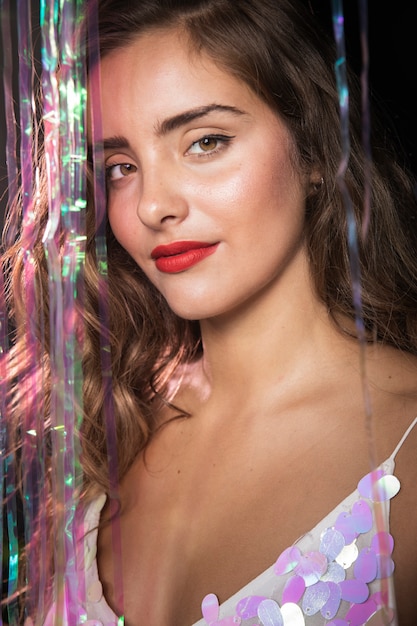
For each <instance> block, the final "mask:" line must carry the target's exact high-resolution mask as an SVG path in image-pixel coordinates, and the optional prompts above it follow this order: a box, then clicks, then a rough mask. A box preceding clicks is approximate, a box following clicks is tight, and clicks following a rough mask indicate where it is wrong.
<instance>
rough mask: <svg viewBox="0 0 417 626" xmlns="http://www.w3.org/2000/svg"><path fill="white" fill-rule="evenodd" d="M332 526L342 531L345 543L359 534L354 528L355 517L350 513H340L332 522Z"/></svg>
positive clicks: (350, 541)
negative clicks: (333, 522)
mask: <svg viewBox="0 0 417 626" xmlns="http://www.w3.org/2000/svg"><path fill="white" fill-rule="evenodd" d="M334 528H335V529H336V530H338V531H339V532H340V533H342V535H343V537H344V538H345V543H346V545H348V544H350V543H352V541H354V540H355V539H356V537H357V536H358V534H359V533H358V531H357V530H356V526H355V519H354V518H353V517H352V515H350V513H340V515H339V516H338V518H337V520H336V522H335V524H334Z"/></svg>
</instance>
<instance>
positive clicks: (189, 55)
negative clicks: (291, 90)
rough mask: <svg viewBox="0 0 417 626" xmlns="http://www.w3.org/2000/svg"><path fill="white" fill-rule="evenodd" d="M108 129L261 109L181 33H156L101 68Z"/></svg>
mask: <svg viewBox="0 0 417 626" xmlns="http://www.w3.org/2000/svg"><path fill="white" fill-rule="evenodd" d="M101 89H102V105H103V123H104V125H105V126H107V125H109V124H110V122H112V121H114V119H115V118H116V117H117V116H120V115H122V116H123V118H124V119H125V120H127V119H129V120H133V119H135V120H137V116H138V115H140V116H141V117H143V118H146V119H151V118H153V119H155V120H157V119H162V118H165V117H166V116H170V115H175V114H177V113H179V112H181V111H182V110H188V109H191V108H196V107H199V106H205V105H207V104H210V103H212V102H220V103H221V104H229V105H230V106H239V108H242V107H246V108H249V109H253V108H255V109H262V108H264V107H265V106H266V105H264V104H263V102H262V101H261V100H260V99H259V98H258V97H257V96H256V95H255V94H254V93H253V92H252V91H251V89H250V88H249V87H248V86H247V85H246V83H244V82H243V81H241V80H239V79H238V78H236V77H235V76H233V75H232V73H231V72H229V71H228V70H227V69H225V68H223V67H220V65H218V64H217V63H215V62H214V61H213V60H212V59H211V58H210V57H209V56H208V55H207V54H206V53H205V52H204V51H202V52H196V51H195V50H194V49H193V48H192V47H191V45H190V43H189V41H188V38H187V37H186V35H185V34H184V32H182V31H180V30H169V31H151V32H148V33H145V34H141V35H140V36H138V37H137V38H136V39H135V40H134V41H133V42H131V43H129V45H127V46H124V47H121V48H118V49H116V50H114V51H112V52H110V53H109V54H108V55H107V56H106V57H105V58H104V59H103V60H102V63H101Z"/></svg>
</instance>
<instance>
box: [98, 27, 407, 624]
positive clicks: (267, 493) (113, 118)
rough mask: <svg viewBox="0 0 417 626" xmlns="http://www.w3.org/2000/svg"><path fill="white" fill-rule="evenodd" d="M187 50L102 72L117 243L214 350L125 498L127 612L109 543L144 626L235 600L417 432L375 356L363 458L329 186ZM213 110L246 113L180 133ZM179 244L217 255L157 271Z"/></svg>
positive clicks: (358, 382)
mask: <svg viewBox="0 0 417 626" xmlns="http://www.w3.org/2000/svg"><path fill="white" fill-rule="evenodd" d="M184 41H185V38H184V35H183V34H181V33H178V32H176V31H163V32H161V31H157V32H150V33H148V34H146V35H143V36H141V37H138V38H137V39H136V40H135V41H134V43H132V44H130V45H129V46H127V47H125V48H121V49H119V50H116V51H114V52H112V53H111V54H110V55H108V57H106V58H105V59H104V61H103V63H102V108H103V131H104V137H105V140H106V145H107V148H106V165H107V167H108V168H109V169H108V176H109V197H108V214H109V219H110V223H111V227H112V229H113V231H114V233H115V235H116V237H117V238H118V240H119V241H120V243H121V244H122V245H123V246H124V247H125V248H126V250H127V251H128V252H129V253H130V254H131V255H132V257H133V258H134V259H135V260H136V262H137V263H138V264H139V265H140V266H141V268H142V269H143V270H144V271H145V272H146V274H147V275H148V277H149V278H150V279H151V281H152V282H153V283H154V284H155V285H156V286H157V288H158V289H159V290H160V291H161V292H162V293H163V295H164V296H165V298H166V299H167V301H168V303H169V305H170V306H171V307H172V309H173V310H174V311H175V312H176V313H177V314H178V315H180V316H183V317H185V318H187V319H198V320H200V325H201V331H202V337H203V346H204V357H203V358H202V359H201V361H200V362H198V363H197V364H195V365H194V366H193V367H192V368H190V369H189V370H187V371H184V372H183V378H182V379H181V378H180V379H179V380H178V381H176V383H177V384H176V386H175V389H176V391H175V396H174V399H175V402H176V404H177V405H178V406H181V407H182V408H184V409H185V410H187V411H189V412H190V413H191V415H192V418H191V419H187V420H175V421H174V422H171V423H170V424H169V425H167V426H166V427H164V428H163V429H162V430H161V431H160V433H159V435H157V436H156V437H155V438H154V439H153V441H152V442H151V444H150V445H149V447H148V448H147V451H146V459H144V458H143V455H139V456H138V459H137V461H136V462H135V464H134V465H133V467H132V469H131V470H130V471H129V473H128V475H127V476H126V477H125V479H124V480H123V482H122V485H121V489H120V497H121V504H122V514H121V518H120V519H121V532H122V542H123V547H124V553H123V586H124V607H123V609H122V607H121V606H120V605H119V604H118V599H117V598H116V597H115V591H114V588H113V584H112V575H113V569H112V568H113V554H112V550H111V531H110V527H109V526H104V527H103V529H102V530H101V531H100V532H99V546H98V547H99V551H98V563H99V571H100V577H101V579H102V581H103V586H104V591H105V595H106V598H107V600H108V602H109V603H110V605H111V606H112V607H113V608H114V610H115V611H116V612H119V613H122V612H124V615H125V619H126V623H127V624H128V625H131V626H133V625H135V624H142V623H146V624H148V625H149V626H161V624H167V625H169V626H184V625H185V624H191V623H192V622H194V621H197V620H198V619H199V618H200V617H201V610H200V604H201V600H202V598H203V597H204V596H205V595H206V594H207V593H210V592H212V593H216V594H217V595H218V597H219V600H220V601H221V602H222V601H224V600H225V599H227V598H228V597H230V595H232V594H233V593H235V592H236V591H238V590H239V589H240V588H241V587H242V586H243V585H245V584H247V583H248V581H249V580H251V579H252V578H254V577H255V576H257V575H258V574H259V573H260V572H262V571H263V570H265V569H266V568H267V567H269V566H270V565H271V564H272V563H273V562H274V561H275V559H276V557H277V556H278V555H279V554H280V552H281V551H282V550H283V549H284V548H286V547H287V546H289V545H290V544H291V543H293V542H294V541H295V540H296V539H297V538H298V537H300V535H302V534H303V533H304V532H305V531H306V530H308V529H310V528H312V527H313V526H314V525H315V524H316V523H317V522H318V521H319V520H320V519H322V518H323V517H324V516H325V515H326V514H327V513H328V512H329V511H330V510H331V509H332V508H334V507H335V506H337V504H338V503H339V502H340V501H341V500H342V499H343V498H344V497H346V496H347V495H349V494H350V493H351V492H352V491H353V490H354V489H355V487H356V484H357V482H358V480H359V479H360V478H361V477H362V476H363V475H365V474H366V473H368V472H369V470H370V464H369V459H370V457H371V458H373V459H374V460H375V462H377V463H380V462H382V461H383V460H384V459H385V458H387V457H388V456H389V455H390V454H391V452H392V451H393V449H394V448H395V446H396V444H397V442H398V441H399V439H400V438H401V436H402V434H403V432H404V431H405V429H406V428H407V426H408V424H409V423H410V422H411V421H412V419H413V417H414V416H415V415H417V397H416V393H415V380H416V367H417V365H416V362H415V359H413V358H411V357H410V356H407V355H402V354H400V353H398V352H397V351H395V350H393V349H391V348H387V347H383V346H373V347H370V348H369V349H368V350H367V354H366V357H367V361H366V362H367V368H366V375H367V389H368V392H369V394H370V400H371V404H372V419H371V422H370V425H371V427H372V431H373V432H372V435H373V436H372V444H371V443H370V441H369V439H368V437H367V429H366V423H367V422H366V418H365V410H364V399H363V384H362V379H361V368H360V354H359V347H358V345H357V343H356V341H354V340H352V339H349V338H347V337H346V336H343V335H342V334H341V333H340V332H339V331H338V330H337V329H336V328H335V326H334V324H333V323H332V321H331V320H330V319H329V316H328V314H327V311H326V309H325V307H324V306H323V304H322V303H321V302H320V301H318V299H317V297H316V294H315V292H314V289H313V286H312V281H311V277H310V273H309V267H308V260H307V253H306V250H305V244H304V237H303V229H304V209H305V198H306V197H307V195H308V194H309V193H314V185H313V184H314V182H316V181H317V180H319V179H320V172H315V171H313V172H311V173H310V175H308V176H306V175H302V174H300V172H299V171H297V168H296V167H295V165H294V159H293V158H292V143H291V138H290V136H289V133H288V130H287V129H286V127H285V125H284V124H283V122H282V121H281V120H280V119H279V118H278V117H277V116H276V115H275V114H274V113H273V112H272V111H271V110H270V109H269V108H268V107H267V106H266V105H265V104H264V103H263V102H261V101H260V100H259V99H258V98H257V97H256V96H255V95H254V94H253V93H252V92H251V91H250V90H249V89H248V87H247V86H246V85H244V84H243V83H241V82H239V81H237V80H236V79H235V78H233V77H232V76H230V75H229V74H228V73H227V72H226V71H224V70H223V69H222V68H220V67H219V66H217V65H216V64H214V63H213V61H211V60H210V59H209V58H208V57H206V56H205V55H204V54H202V55H201V56H197V55H195V54H192V53H191V51H190V50H189V48H188V47H187V45H186V43H184ZM213 104H216V105H220V106H222V107H230V108H232V107H233V109H228V110H219V109H217V110H215V111H211V112H210V113H208V114H206V115H203V116H201V115H199V116H197V117H196V116H194V119H193V120H188V121H186V122H184V119H182V123H181V124H179V123H178V116H179V115H183V114H184V112H189V111H193V112H194V113H195V111H196V110H201V107H207V106H210V105H213ZM236 109H238V110H239V112H236ZM173 119H176V123H175V124H173V123H171V124H168V126H170V128H169V129H167V128H165V130H164V132H162V130H163V127H164V121H165V122H166V120H173ZM166 126H167V124H165V127H166ZM213 135H215V136H217V140H216V139H214V140H213ZM218 136H222V137H227V138H229V139H228V140H222V141H220V140H219V138H218ZM115 138H118V139H117V142H116V141H115ZM205 138H209V139H208V140H207V139H206V140H205V141H203V142H202V140H204V139H205ZM207 148H209V149H208V150H207ZM184 240H198V241H205V242H208V243H218V244H219V245H218V247H217V249H216V251H215V252H214V254H212V255H211V256H209V257H207V258H206V259H204V260H203V261H201V262H200V263H198V264H197V265H195V266H193V267H192V268H190V269H188V270H186V271H184V272H180V273H177V274H166V273H163V272H160V271H159V270H158V269H157V268H156V266H155V262H154V260H153V259H152V257H151V251H152V250H153V249H154V247H155V246H157V245H160V244H166V243H172V242H173V241H184ZM169 417H171V414H170V413H169V412H168V410H167V409H166V410H165V411H164V412H161V414H160V415H157V416H155V418H156V419H158V420H160V421H161V422H163V421H165V420H166V419H168V418H169ZM368 426H369V424H368ZM415 445H417V436H416V434H415V433H412V435H410V437H409V439H408V440H407V442H406V444H404V446H403V448H402V449H401V453H400V454H399V456H398V464H397V470H396V474H397V475H398V477H399V478H400V480H401V481H402V482H403V488H402V491H401V492H400V494H399V495H398V496H396V498H395V499H394V502H393V504H392V517H391V520H392V529H393V534H394V537H395V540H396V542H397V544H398V546H399V547H398V548H396V563H397V569H396V584H397V587H398V603H399V605H400V614H401V616H402V620H403V621H401V624H407V623H410V624H411V623H412V616H413V615H415V614H416V612H417V608H416V606H413V597H412V596H413V594H412V591H411V589H412V577H411V573H412V572H415V568H416V565H417V555H416V548H415V542H414V541H413V540H412V537H413V536H414V534H415V529H416V514H415V513H414V511H416V510H417V506H416V502H415V499H414V501H413V488H412V485H413V484H415V481H416V480H417V472H416V469H415V463H413V446H415ZM145 461H146V462H145ZM306 502H308V506H305V503H306ZM405 511H406V512H407V515H406V516H405V514H404V512H405ZM104 516H105V515H104ZM138 590H140V593H139V592H138ZM407 619H409V620H410V621H408V622H407V621H406V620H407Z"/></svg>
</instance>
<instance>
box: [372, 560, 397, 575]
mask: <svg viewBox="0 0 417 626" xmlns="http://www.w3.org/2000/svg"><path fill="white" fill-rule="evenodd" d="M377 564H378V570H377V575H376V577H377V578H389V577H390V576H392V574H393V572H394V569H395V565H394V561H393V560H392V558H391V557H390V556H388V554H378V556H377Z"/></svg>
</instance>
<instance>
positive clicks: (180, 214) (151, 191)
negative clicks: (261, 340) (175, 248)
mask: <svg viewBox="0 0 417 626" xmlns="http://www.w3.org/2000/svg"><path fill="white" fill-rule="evenodd" d="M185 195H186V194H185V193H184V189H183V186H182V184H181V180H180V178H179V177H178V176H176V175H175V173H174V172H170V171H168V170H167V169H165V170H161V169H160V168H152V169H151V170H147V171H146V172H145V171H143V173H142V190H141V195H140V198H139V202H138V205H137V210H136V212H137V216H138V218H139V219H140V221H141V222H142V223H143V224H144V225H145V226H147V227H148V228H152V229H153V230H159V229H161V228H164V227H166V226H168V225H171V224H172V223H173V222H176V221H177V222H181V221H182V220H183V219H184V218H185V217H186V216H187V215H188V203H187V200H186V197H185Z"/></svg>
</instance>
